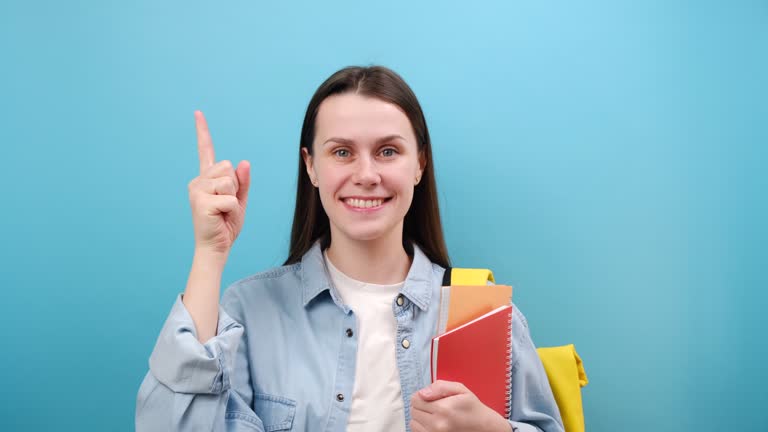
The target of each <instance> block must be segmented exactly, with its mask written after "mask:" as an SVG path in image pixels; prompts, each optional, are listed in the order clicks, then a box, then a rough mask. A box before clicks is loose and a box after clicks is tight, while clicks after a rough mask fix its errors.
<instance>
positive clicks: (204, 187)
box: [189, 111, 251, 258]
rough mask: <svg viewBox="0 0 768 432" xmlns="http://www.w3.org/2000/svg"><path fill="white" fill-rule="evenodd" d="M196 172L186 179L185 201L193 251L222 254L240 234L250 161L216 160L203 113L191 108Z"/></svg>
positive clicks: (227, 250) (248, 181)
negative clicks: (193, 114)
mask: <svg viewBox="0 0 768 432" xmlns="http://www.w3.org/2000/svg"><path fill="white" fill-rule="evenodd" d="M195 125H196V127H197V150H198V154H199V157H200V175H199V176H197V177H195V178H194V179H192V181H190V182H189V202H190V205H191V207H192V221H193V224H194V231H195V251H196V253H198V252H203V253H205V254H215V255H220V256H223V257H225V258H226V256H227V255H228V254H229V251H230V249H231V248H232V244H233V243H234V242H235V239H236V238H237V236H238V235H239V234H240V231H241V230H242V228H243V220H244V219H245V207H246V204H247V203H248V188H249V186H250V183H251V175H250V164H249V163H248V161H241V162H240V163H239V164H238V165H237V168H236V169H235V168H234V167H233V166H232V162H230V161H228V160H223V161H220V162H218V163H217V162H216V156H215V153H214V151H213V142H212V141H211V134H210V132H209V131H208V123H207V122H206V121H205V117H204V116H203V113H202V112H200V111H195Z"/></svg>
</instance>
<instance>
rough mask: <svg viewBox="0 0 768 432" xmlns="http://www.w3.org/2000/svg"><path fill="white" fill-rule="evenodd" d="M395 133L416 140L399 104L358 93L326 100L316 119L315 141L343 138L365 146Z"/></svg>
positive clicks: (331, 97) (340, 95)
mask: <svg viewBox="0 0 768 432" xmlns="http://www.w3.org/2000/svg"><path fill="white" fill-rule="evenodd" d="M393 134H397V135H401V136H403V137H404V138H405V139H406V140H407V141H409V142H412V143H415V141H416V140H415V137H414V134H413V128H412V127H411V122H410V121H409V120H408V117H407V116H406V115H405V113H404V112H403V111H402V110H401V109H400V108H399V107H398V106H397V105H394V104H391V103H389V102H384V101H383V100H381V99H376V98H372V97H367V96H361V95H359V94H355V93H344V94H339V95H333V96H330V97H328V98H326V99H325V100H324V101H323V102H322V103H321V104H320V107H319V109H318V112H317V118H316V120H315V141H316V142H317V141H319V142H324V141H325V139H327V138H329V137H340V138H346V139H351V140H354V141H355V142H360V143H365V142H372V141H375V140H376V139H377V138H380V137H384V136H387V135H393Z"/></svg>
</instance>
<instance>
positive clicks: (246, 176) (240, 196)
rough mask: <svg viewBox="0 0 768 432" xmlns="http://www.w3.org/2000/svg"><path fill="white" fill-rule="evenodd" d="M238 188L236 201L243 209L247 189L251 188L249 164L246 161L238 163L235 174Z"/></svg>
mask: <svg viewBox="0 0 768 432" xmlns="http://www.w3.org/2000/svg"><path fill="white" fill-rule="evenodd" d="M235 173H236V174H237V175H236V178H237V183H238V185H239V188H238V189H237V200H238V201H240V205H241V206H243V207H245V205H246V204H247V203H248V188H249V187H250V186H251V164H250V162H248V161H240V163H239V164H238V165H237V171H236V172H235Z"/></svg>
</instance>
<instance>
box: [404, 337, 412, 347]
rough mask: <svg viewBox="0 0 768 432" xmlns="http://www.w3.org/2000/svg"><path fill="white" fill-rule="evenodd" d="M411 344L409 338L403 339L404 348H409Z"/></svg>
mask: <svg viewBox="0 0 768 432" xmlns="http://www.w3.org/2000/svg"><path fill="white" fill-rule="evenodd" d="M409 346H411V342H410V341H409V340H408V339H403V348H405V349H408V347H409Z"/></svg>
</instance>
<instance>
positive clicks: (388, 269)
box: [328, 229, 411, 285]
mask: <svg viewBox="0 0 768 432" xmlns="http://www.w3.org/2000/svg"><path fill="white" fill-rule="evenodd" d="M393 231H395V234H399V235H386V236H383V237H381V238H378V239H375V240H354V239H350V238H347V237H345V236H343V235H338V234H337V235H334V234H333V232H332V233H331V245H330V246H329V247H328V258H330V260H331V262H333V265H334V267H336V268H337V269H339V271H341V272H342V273H344V274H345V275H347V276H349V277H351V278H352V279H356V280H359V281H362V282H367V283H372V284H377V285H391V284H396V283H400V282H402V281H404V280H405V277H406V276H407V275H408V270H409V269H410V268H411V258H410V257H409V256H408V254H407V253H406V252H405V249H403V235H402V229H401V230H393Z"/></svg>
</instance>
